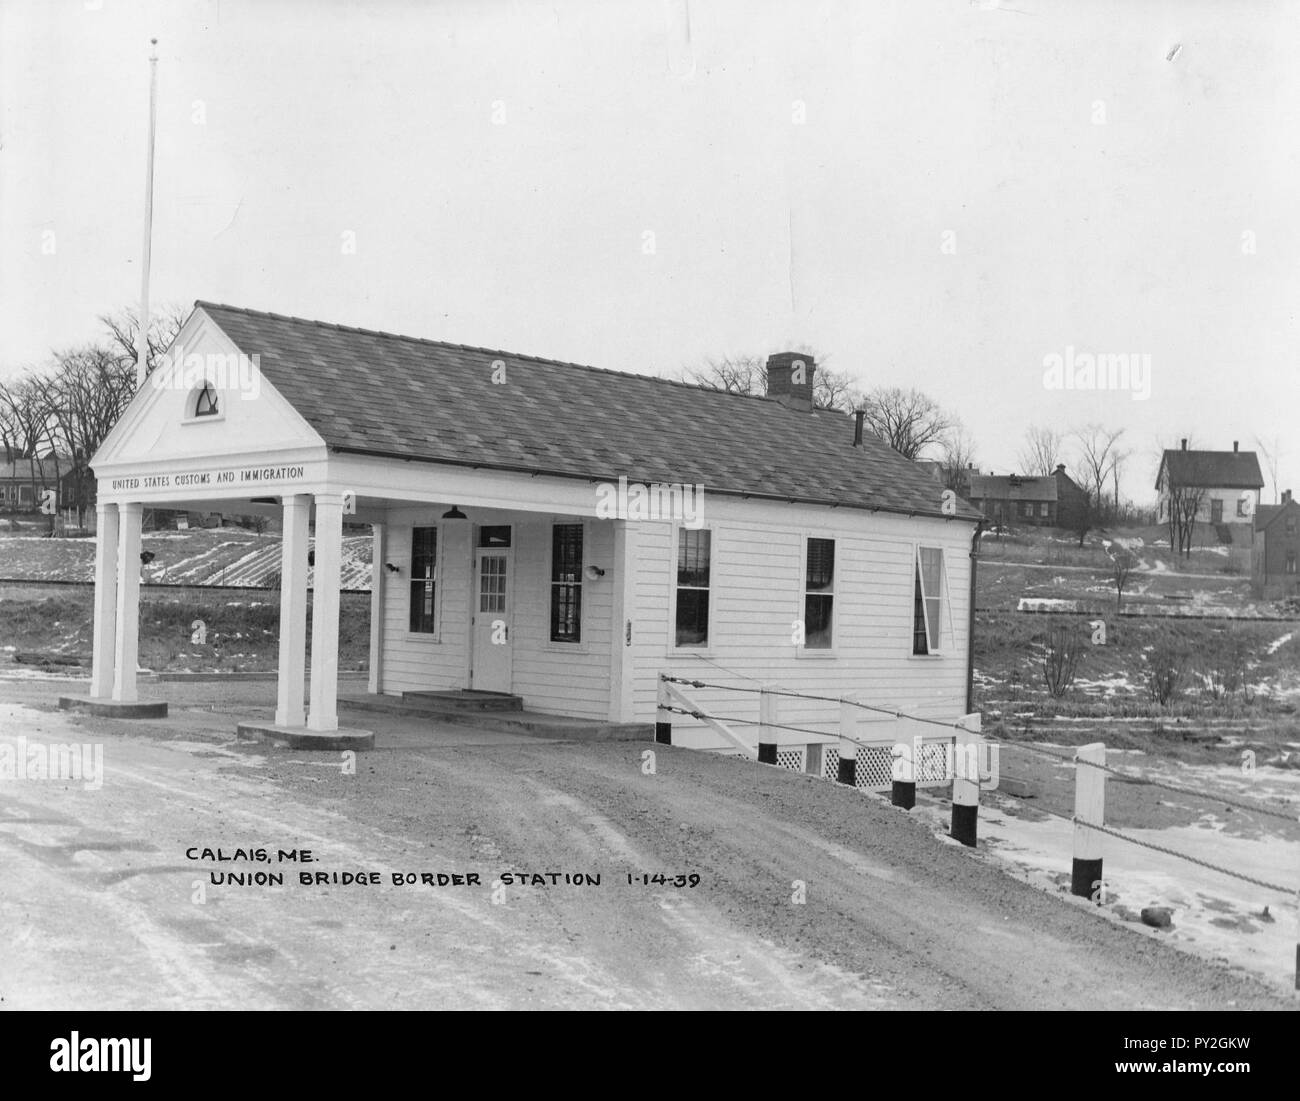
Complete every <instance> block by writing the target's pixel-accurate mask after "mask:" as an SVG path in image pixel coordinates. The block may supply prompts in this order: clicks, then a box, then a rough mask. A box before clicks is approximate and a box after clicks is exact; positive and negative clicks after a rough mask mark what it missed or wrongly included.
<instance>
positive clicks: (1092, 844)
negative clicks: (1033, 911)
mask: <svg viewBox="0 0 1300 1101" xmlns="http://www.w3.org/2000/svg"><path fill="white" fill-rule="evenodd" d="M1074 759H1075V765H1074V866H1073V868H1072V869H1071V873H1070V894H1072V895H1078V896H1079V897H1080V898H1094V897H1095V895H1096V891H1097V889H1098V888H1099V887H1100V886H1101V842H1102V837H1103V835H1102V834H1100V833H1098V832H1097V831H1096V830H1093V829H1089V828H1088V827H1087V826H1086V825H1084V824H1083V823H1085V822H1091V823H1094V824H1095V825H1098V826H1104V825H1105V824H1106V774H1105V773H1104V772H1102V771H1101V769H1099V768H1092V767H1090V766H1091V765H1104V764H1105V763H1106V746H1105V745H1104V744H1103V743H1101V742H1093V743H1092V744H1091V745H1084V746H1080V747H1079V749H1078V752H1077V753H1075V755H1074Z"/></svg>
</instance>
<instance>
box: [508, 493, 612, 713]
mask: <svg viewBox="0 0 1300 1101" xmlns="http://www.w3.org/2000/svg"><path fill="white" fill-rule="evenodd" d="M576 522H577V521H576V520H575V519H572V518H569V517H563V516H556V517H550V516H547V517H543V518H542V519H541V520H537V519H530V520H528V521H527V522H524V523H520V524H518V525H517V526H516V528H515V577H516V584H515V610H514V623H515V625H514V632H515V633H514V638H515V648H514V690H515V692H516V693H517V694H519V695H520V696H522V697H523V698H524V705H525V706H526V707H529V708H531V709H532V710H534V711H544V712H549V713H551V714H560V715H577V716H580V717H582V718H593V719H604V718H608V716H609V705H610V685H609V643H610V613H611V608H612V598H613V578H614V576H615V573H614V571H612V570H610V569H608V566H609V564H610V561H611V559H612V557H613V547H614V536H613V532H614V528H613V525H612V524H610V523H608V522H602V521H598V520H591V521H588V522H587V523H586V525H585V531H584V537H583V562H584V564H587V565H590V564H595V565H599V566H602V567H604V568H606V572H605V576H604V577H603V578H600V579H599V580H596V581H586V580H584V581H583V584H582V641H581V643H579V644H566V643H553V642H551V641H550V633H551V579H550V550H551V525H552V524H553V523H576Z"/></svg>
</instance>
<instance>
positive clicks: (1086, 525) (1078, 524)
mask: <svg viewBox="0 0 1300 1101" xmlns="http://www.w3.org/2000/svg"><path fill="white" fill-rule="evenodd" d="M1076 481H1077V479H1076ZM1079 491H1080V492H1081V493H1082V494H1083V500H1082V501H1081V502H1080V503H1079V505H1078V507H1077V508H1073V509H1071V510H1070V528H1071V530H1072V531H1073V532H1074V533H1075V534H1076V535H1078V537H1079V546H1081V547H1082V546H1083V542H1084V540H1085V539H1087V538H1088V532H1090V531H1092V529H1093V527H1094V526H1095V525H1096V523H1097V498H1096V497H1094V496H1093V494H1092V491H1091V490H1088V489H1085V488H1084V487H1083V486H1082V485H1080V486H1079Z"/></svg>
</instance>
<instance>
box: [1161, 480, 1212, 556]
mask: <svg viewBox="0 0 1300 1101" xmlns="http://www.w3.org/2000/svg"><path fill="white" fill-rule="evenodd" d="M1166 477H1168V474H1167V473H1166ZM1166 500H1167V501H1168V505H1169V553H1170V556H1171V557H1173V558H1177V557H1178V555H1179V554H1182V555H1183V557H1184V558H1190V557H1191V556H1192V540H1193V537H1194V536H1195V534H1196V517H1197V515H1198V514H1199V513H1200V511H1201V506H1202V505H1204V503H1205V488H1204V487H1203V486H1189V485H1182V484H1180V483H1177V482H1173V481H1172V480H1171V481H1170V482H1169V483H1168V489H1167V492H1166Z"/></svg>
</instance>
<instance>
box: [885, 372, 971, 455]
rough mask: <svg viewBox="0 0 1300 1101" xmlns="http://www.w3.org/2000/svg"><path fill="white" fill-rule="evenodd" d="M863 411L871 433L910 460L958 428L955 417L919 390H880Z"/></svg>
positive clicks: (895, 387) (896, 388) (890, 388)
mask: <svg viewBox="0 0 1300 1101" xmlns="http://www.w3.org/2000/svg"><path fill="white" fill-rule="evenodd" d="M862 408H863V410H864V411H865V413H866V423H867V424H868V425H869V426H870V428H871V430H872V431H873V432H874V433H875V434H876V435H877V436H879V437H880V438H881V439H882V440H884V441H885V443H887V444H889V446H890V447H892V448H893V449H894V450H895V451H897V452H898V453H899V454H901V455H902V456H903V457H904V458H908V459H916V458H919V457H920V455H921V452H922V451H924V450H925V449H926V448H927V447H931V446H933V445H937V444H939V443H940V442H941V441H942V440H943V438H944V437H945V436H946V435H947V434H948V433H949V432H950V431H952V430H953V429H954V428H957V427H959V422H958V420H957V418H956V417H953V416H951V415H949V414H948V413H946V412H945V411H944V410H943V409H942V408H941V407H940V405H939V403H938V402H936V401H935V400H934V399H933V398H931V397H929V396H927V395H925V394H923V393H921V391H919V390H911V389H908V390H904V389H902V388H900V387H897V386H888V387H884V386H879V387H877V388H876V389H874V390H872V391H871V392H870V393H869V394H867V395H866V397H865V399H864V400H863V404H862Z"/></svg>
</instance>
